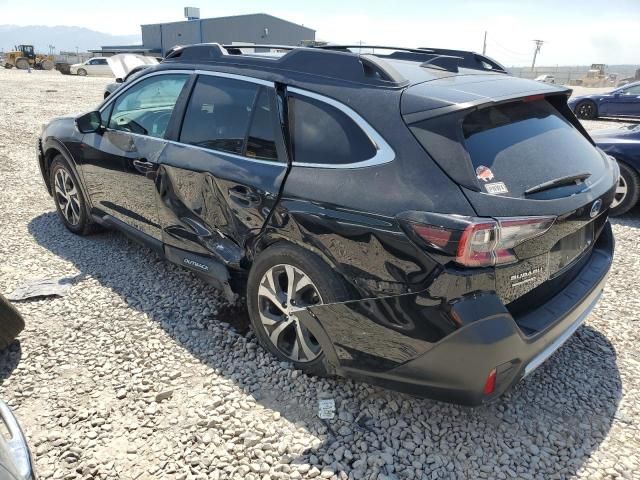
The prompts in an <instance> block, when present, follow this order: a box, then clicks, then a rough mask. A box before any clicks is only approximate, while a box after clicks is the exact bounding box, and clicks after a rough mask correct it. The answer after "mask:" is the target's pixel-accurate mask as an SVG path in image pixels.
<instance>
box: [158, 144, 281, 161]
mask: <svg viewBox="0 0 640 480" xmlns="http://www.w3.org/2000/svg"><path fill="white" fill-rule="evenodd" d="M164 141H165V142H167V143H173V144H174V145H178V146H180V147H189V148H195V149H196V150H201V151H203V152H207V153H213V154H216V155H224V156H225V157H231V158H235V159H238V160H246V161H248V162H253V163H262V164H265V165H279V166H281V167H285V168H286V166H287V163H286V162H282V161H280V160H264V159H262V158H251V157H245V156H243V155H238V154H237V153H232V152H226V151H224V150H215V149H213V148H207V147H200V146H198V145H193V144H191V143H183V142H178V141H176V140H164Z"/></svg>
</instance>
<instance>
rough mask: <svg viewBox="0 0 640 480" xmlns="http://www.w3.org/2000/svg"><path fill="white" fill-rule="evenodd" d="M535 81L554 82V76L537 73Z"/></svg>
mask: <svg viewBox="0 0 640 480" xmlns="http://www.w3.org/2000/svg"><path fill="white" fill-rule="evenodd" d="M536 82H542V83H556V77H554V76H553V75H549V74H545V75H538V76H537V77H536Z"/></svg>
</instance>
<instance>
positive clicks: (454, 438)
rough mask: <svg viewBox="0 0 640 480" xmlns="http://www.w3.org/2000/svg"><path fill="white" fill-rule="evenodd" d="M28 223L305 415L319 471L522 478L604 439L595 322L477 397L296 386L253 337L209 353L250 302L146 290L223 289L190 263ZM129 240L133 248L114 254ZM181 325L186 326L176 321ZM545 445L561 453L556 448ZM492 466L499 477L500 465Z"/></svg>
mask: <svg viewBox="0 0 640 480" xmlns="http://www.w3.org/2000/svg"><path fill="white" fill-rule="evenodd" d="M28 229H29V232H30V233H31V235H32V236H33V238H34V239H35V240H36V242H38V243H39V244H40V245H41V246H43V247H45V248H46V249H48V250H49V251H50V252H52V253H53V254H54V255H56V256H59V257H61V258H63V259H65V260H67V261H69V262H72V263H73V264H74V265H75V267H76V268H77V269H78V270H79V271H80V272H81V273H83V274H85V275H88V276H90V277H91V278H94V279H97V280H98V281H99V282H100V284H101V285H102V286H104V287H106V288H108V289H110V290H112V291H113V292H115V293H116V294H117V295H119V296H120V297H121V298H122V299H123V300H124V301H125V302H126V303H127V305H128V306H129V307H130V308H131V309H134V310H136V311H140V312H143V313H144V314H146V315H147V316H148V317H149V318H150V319H152V320H153V321H155V322H156V323H157V324H158V325H160V326H161V327H162V328H163V329H164V330H165V332H166V333H167V335H168V336H169V337H171V339H172V340H173V341H174V342H175V343H176V344H177V345H178V346H179V347H180V348H182V349H185V350H186V351H187V352H188V353H189V354H190V355H192V356H193V357H195V358H197V359H198V360H199V361H200V362H202V364H204V365H206V366H207V367H208V368H209V369H210V370H211V372H212V374H214V373H216V374H222V375H224V376H225V377H227V378H228V379H230V380H232V381H233V382H234V383H235V384H236V385H238V386H239V387H241V388H242V389H243V390H244V391H245V392H246V393H247V394H250V395H252V396H253V398H255V400H256V401H257V402H258V403H260V404H262V405H263V406H264V407H266V408H269V409H272V410H274V411H277V412H279V413H280V415H281V416H282V417H284V418H285V419H287V420H289V421H291V422H293V423H296V424H298V425H300V426H303V427H304V429H305V430H306V431H307V432H310V433H311V434H312V435H313V436H315V437H316V438H317V439H318V442H316V443H314V444H312V445H311V446H307V447H306V448H305V449H304V451H301V452H298V454H297V455H296V456H294V457H293V458H289V459H287V460H286V461H287V462H290V461H292V462H293V463H310V462H311V463H315V464H316V466H317V467H318V468H319V469H320V470H322V469H323V468H328V469H331V470H334V471H339V470H343V471H345V472H347V473H349V472H350V471H351V470H353V469H356V468H360V467H361V468H362V469H364V470H366V472H367V474H366V476H365V475H363V476H361V477H358V478H376V476H375V475H374V471H377V472H379V473H382V474H388V475H390V476H392V475H398V476H399V478H414V476H415V477H418V478H420V476H421V475H422V474H429V475H430V474H431V473H432V472H434V471H435V470H441V472H440V477H439V478H441V477H443V476H447V475H449V474H450V473H451V472H452V471H453V470H455V471H456V472H458V473H459V478H462V477H465V478H476V475H477V473H478V472H477V470H475V469H476V468H477V466H478V465H479V466H483V467H484V466H485V465H497V466H496V467H495V468H496V469H497V472H500V473H501V474H500V476H499V478H502V475H506V476H507V477H509V476H510V477H520V478H522V477H523V476H524V473H526V472H536V475H541V477H540V478H552V477H554V478H567V477H571V476H572V475H575V474H576V472H578V470H579V469H580V468H581V466H582V465H583V464H584V463H585V462H586V461H587V460H588V459H589V457H590V455H591V454H592V452H594V451H595V450H597V449H598V446H599V445H600V443H601V442H602V441H603V440H604V439H605V438H606V435H607V432H608V431H609V429H610V428H611V424H612V422H613V420H614V416H615V415H616V411H617V409H618V404H619V402H620V399H621V395H622V393H621V392H622V383H621V380H620V375H619V372H618V368H617V364H616V352H615V349H614V348H613V346H612V345H611V343H610V342H609V341H608V340H607V338H606V337H605V336H604V335H603V334H602V333H600V332H599V331H598V330H597V329H595V328H593V327H591V326H584V327H582V328H580V329H579V330H578V331H577V332H576V334H575V335H574V336H573V337H572V338H571V339H570V340H569V341H568V342H567V344H566V345H565V346H564V347H563V348H561V349H560V350H559V351H558V352H556V354H555V355H554V356H553V357H552V358H550V359H549V360H548V361H547V362H546V363H545V364H543V365H542V366H541V367H540V368H539V369H538V370H537V371H536V372H535V373H533V374H532V375H531V376H530V377H529V378H527V379H526V380H525V381H523V382H521V383H520V384H518V385H517V386H516V387H515V388H513V389H512V390H511V391H510V392H508V393H507V394H505V395H504V396H503V397H501V398H500V399H498V400H496V401H495V402H493V403H491V404H488V405H485V406H482V407H479V408H465V407H460V406H456V405H449V404H444V403H440V402H436V401H431V400H425V399H420V398H415V397H412V396H410V395H405V394H399V393H396V392H392V391H388V390H384V389H382V388H378V387H373V386H369V385H365V384H361V383H356V382H354V381H352V380H345V379H315V378H311V377H306V376H305V375H300V377H301V378H297V379H296V382H300V381H302V382H303V384H304V387H305V389H306V391H305V392H304V394H300V392H299V391H293V392H292V391H291V390H287V388H286V387H282V384H286V382H288V381H292V380H291V379H292V378H296V377H298V375H299V374H298V373H297V372H294V371H293V370H291V368H290V367H289V366H287V365H286V364H282V363H279V362H278V361H277V360H275V359H272V360H269V361H268V363H270V365H267V366H266V367H264V363H263V364H262V365H261V366H256V362H257V360H256V356H255V353H253V354H250V353H249V352H251V350H250V349H249V348H247V350H246V352H247V356H246V357H245V356H237V355H233V356H229V357H228V358H222V357H221V355H211V354H210V353H211V352H210V351H208V350H207V349H206V348H203V347H202V342H194V341H193V337H192V334H195V335H207V334H208V330H210V329H209V327H208V325H210V324H211V323H216V322H218V321H219V320H226V321H228V322H229V323H231V325H232V326H231V327H226V328H224V329H223V339H222V340H221V339H218V340H217V342H218V344H220V348H223V345H222V344H223V343H229V342H230V341H232V339H233V338H234V337H237V336H238V335H240V336H244V337H245V339H247V340H249V339H252V338H253V334H252V333H251V332H250V330H249V329H247V316H246V312H245V311H244V309H243V307H242V305H235V306H232V307H228V308H226V309H222V310H221V311H219V312H215V313H212V312H210V311H209V309H208V307H207V308H204V307H203V308H202V310H200V311H197V310H196V311H194V310H193V309H191V310H184V309H183V310H176V311H174V312H172V313H171V314H170V315H169V316H168V315H167V313H166V311H165V307H164V305H163V301H160V300H158V301H145V298H148V299H164V298H166V295H167V292H171V293H172V295H173V296H174V297H175V298H173V301H174V304H176V305H183V304H189V302H190V300H191V299H192V298H194V296H202V295H211V296H219V297H220V298H222V296H221V294H220V292H217V291H216V290H214V289H213V288H212V287H210V286H209V285H206V284H204V283H202V282H201V281H200V280H198V279H197V278H196V277H195V276H194V275H192V274H191V273H189V272H186V271H185V270H183V269H181V268H180V267H176V266H174V265H171V264H169V263H168V262H160V261H158V262H156V261H150V260H149V259H150V258H152V257H154V254H153V253H151V252H150V251H149V250H147V249H146V248H144V247H138V246H133V245H132V244H130V243H129V242H128V240H126V239H125V238H124V237H123V236H122V235H120V234H118V233H113V232H107V233H102V234H98V235H94V236H91V237H84V238H83V237H76V236H74V235H73V234H71V233H69V232H67V231H66V230H65V229H64V227H63V226H62V224H61V222H59V221H58V219H57V217H56V214H55V213H45V214H42V215H40V216H38V217H36V218H34V219H32V220H31V222H30V223H29V226H28ZM123 249H126V251H127V255H122V254H118V252H120V253H122V251H123ZM149 269H151V272H152V275H153V277H154V278H155V279H156V280H155V282H154V283H153V284H152V285H150V284H149V283H147V282H144V283H142V284H141V283H140V282H139V281H138V279H139V277H140V275H141V272H143V271H145V270H147V271H148V270H149ZM185 285H186V287H185ZM177 286H180V288H176V287H177ZM178 324H179V325H180V326H181V327H180V328H176V325H178ZM196 332H199V333H196ZM224 337H227V341H225V340H224ZM236 353H237V352H236ZM97 354H98V352H96V355H97ZM247 365H252V367H255V368H263V367H264V368H266V369H267V370H268V371H271V372H275V373H272V374H269V375H267V376H264V375H256V376H255V378H250V379H247V378H246V377H242V376H241V375H239V374H238V372H240V371H242V370H243V369H246V368H247ZM283 371H284V372H283ZM273 375H279V376H280V380H279V383H278V382H274V381H273V378H270V377H271V376H273ZM274 383H275V384H277V386H274ZM298 388H299V387H298ZM326 396H329V397H332V398H334V400H335V402H336V407H337V415H336V418H334V419H332V420H321V419H319V418H318V417H317V408H318V405H317V401H316V399H317V398H320V397H326ZM210 428H211V427H210ZM212 428H216V427H212ZM487 438H489V440H488V441H490V442H492V443H494V442H495V443H497V445H499V448H500V449H501V451H502V452H503V457H504V458H503V457H501V458H500V459H495V458H491V455H493V451H492V450H491V449H490V448H488V447H489V444H486V442H487V440H485V439H487ZM338 439H340V444H341V445H342V447H344V446H347V449H348V450H351V452H350V453H351V454H352V455H351V456H350V457H347V456H346V454H345V453H344V449H343V452H342V453H341V454H340V455H338V454H337V452H335V450H336V448H338V447H339V445H338V443H337V442H336V440H338ZM363 445H364V446H363ZM483 445H484V449H483ZM549 446H552V447H553V449H556V450H557V452H554V451H553V450H551V451H549V448H548V447H549ZM362 449H364V450H362ZM410 450H413V451H412V452H410ZM367 451H368V454H367ZM363 452H364V454H365V455H367V457H366V458H369V457H370V458H373V459H375V460H372V461H371V462H368V460H366V459H365V461H364V462H360V463H359V464H356V462H358V460H359V459H361V458H362V454H363ZM389 453H392V454H395V455H396V457H395V459H397V463H398V464H397V465H394V464H393V463H396V462H395V461H394V462H393V463H392V464H389V461H388V459H389V457H388V454H389ZM409 454H411V455H415V456H416V458H417V459H418V460H417V463H419V464H421V465H423V466H422V467H421V468H422V470H421V472H422V473H420V474H418V473H419V472H418V470H416V469H418V468H419V467H418V465H412V463H411V462H410V461H405V459H406V458H407V456H408V455H409ZM385 455H386V456H385ZM403 458H404V459H403ZM385 459H386V460H385ZM474 465H475V467H474ZM491 468H494V467H491ZM465 470H467V471H465ZM483 471H485V470H483ZM412 474H413V475H412ZM485 475H486V478H492V475H497V473H496V471H493V473H491V472H488V473H487V474H485ZM303 476H304V475H303ZM391 478H395V477H393V476H392V477H391ZM505 478H506V477H505ZM532 478H533V477H532ZM536 478H537V477H536Z"/></svg>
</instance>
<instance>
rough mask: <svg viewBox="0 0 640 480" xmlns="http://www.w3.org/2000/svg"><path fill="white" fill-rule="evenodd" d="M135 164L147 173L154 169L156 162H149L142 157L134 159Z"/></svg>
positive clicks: (138, 168) (137, 168)
mask: <svg viewBox="0 0 640 480" xmlns="http://www.w3.org/2000/svg"><path fill="white" fill-rule="evenodd" d="M133 166H134V167H135V169H136V170H138V171H139V172H140V173H147V172H149V171H150V170H153V169H154V167H155V164H154V163H151V162H147V161H146V160H145V159H142V160H134V161H133Z"/></svg>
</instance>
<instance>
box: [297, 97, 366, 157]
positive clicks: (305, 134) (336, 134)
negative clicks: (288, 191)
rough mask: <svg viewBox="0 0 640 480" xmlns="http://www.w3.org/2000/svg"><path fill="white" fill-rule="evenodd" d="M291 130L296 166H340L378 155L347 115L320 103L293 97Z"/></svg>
mask: <svg viewBox="0 0 640 480" xmlns="http://www.w3.org/2000/svg"><path fill="white" fill-rule="evenodd" d="M289 128H290V130H291V136H292V143H293V158H294V161H295V162H297V163H308V164H326V165H341V164H349V163H357V162H362V161H365V160H369V159H371V158H373V157H374V156H375V155H376V148H375V146H374V145H373V143H372V142H371V140H370V139H369V137H368V136H367V134H366V133H365V132H364V131H362V129H361V128H360V127H359V126H358V125H357V124H356V123H355V122H354V121H353V120H352V119H351V118H350V117H349V116H348V115H347V114H346V113H344V112H342V111H340V110H338V109H337V108H334V107H333V106H331V105H328V104H326V103H324V102H322V101H319V100H315V99H312V98H308V97H305V96H298V95H291V96H290V97H289Z"/></svg>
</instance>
